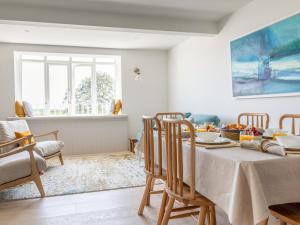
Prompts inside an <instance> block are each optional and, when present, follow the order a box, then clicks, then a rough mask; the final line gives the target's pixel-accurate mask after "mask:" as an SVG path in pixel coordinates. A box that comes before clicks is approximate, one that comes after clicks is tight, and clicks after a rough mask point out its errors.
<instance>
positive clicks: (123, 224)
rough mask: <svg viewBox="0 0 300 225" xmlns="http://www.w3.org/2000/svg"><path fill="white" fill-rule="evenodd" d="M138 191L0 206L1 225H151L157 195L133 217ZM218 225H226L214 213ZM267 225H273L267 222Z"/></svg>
mask: <svg viewBox="0 0 300 225" xmlns="http://www.w3.org/2000/svg"><path fill="white" fill-rule="evenodd" d="M142 191H143V188H142V187H138V188H127V189H119V190H112V191H102V192H94V193H86V194H76V195H67V196H58V197H49V198H44V199H30V200H21V201H12V202H0V224H1V225H20V224H22V225H154V224H156V217H157V212H158V209H159V203H160V197H161V196H160V195H156V196H153V200H152V202H151V207H146V210H145V213H144V216H142V217H141V216H138V215H137V209H138V205H139V201H140V199H141V196H142ZM217 223H218V225H229V222H228V220H227V217H226V215H225V214H224V213H223V212H221V210H218V209H217ZM169 224H170V225H183V224H184V225H196V224H197V223H196V220H195V218H191V217H190V218H185V219H180V220H173V221H171V222H170V223H169ZM269 224H272V225H275V224H278V223H274V220H273V222H272V221H271V222H270V223H269Z"/></svg>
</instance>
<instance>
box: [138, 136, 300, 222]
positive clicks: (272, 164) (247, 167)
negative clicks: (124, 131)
mask: <svg viewBox="0 0 300 225" xmlns="http://www.w3.org/2000/svg"><path fill="white" fill-rule="evenodd" d="M154 141H155V146H156V149H157V146H158V145H157V142H158V138H157V133H155V134H154ZM141 146H142V144H140V147H138V149H139V150H140V151H142V148H141ZM162 149H163V151H162V152H163V167H164V168H166V151H165V149H166V148H165V141H164V136H162ZM189 153H190V142H189V141H184V142H183V171H184V182H185V183H187V184H189V182H190V174H189V171H190V170H189V168H190V167H189V162H190V159H189V157H190V154H189ZM195 168H196V191H197V192H199V193H201V194H202V195H204V196H205V197H207V198H208V199H210V200H211V201H213V202H214V203H215V204H216V205H217V206H218V207H220V208H221V209H223V210H224V211H225V213H226V214H227V215H228V219H229V222H230V223H231V224H232V225H257V224H259V225H260V224H264V221H266V219H267V218H268V217H269V216H270V212H269V208H268V207H269V206H271V205H276V204H284V203H291V202H300V156H299V155H295V156H279V155H274V154H270V153H264V152H260V151H255V150H247V149H243V148H241V147H231V148H228V147H226V148H222V147H220V148H216V149H206V148H205V147H202V146H199V145H196V167H195Z"/></svg>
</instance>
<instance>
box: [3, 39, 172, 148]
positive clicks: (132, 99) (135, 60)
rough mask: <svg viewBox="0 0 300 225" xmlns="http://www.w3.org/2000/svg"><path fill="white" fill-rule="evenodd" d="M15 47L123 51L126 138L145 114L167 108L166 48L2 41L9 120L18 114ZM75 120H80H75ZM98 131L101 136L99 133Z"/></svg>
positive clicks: (80, 51)
mask: <svg viewBox="0 0 300 225" xmlns="http://www.w3.org/2000/svg"><path fill="white" fill-rule="evenodd" d="M13 51H40V52H60V53H83V54H112V55H120V56H121V58H122V59H121V61H122V63H121V64H122V65H121V67H122V69H121V70H122V99H123V113H125V114H128V125H127V126H128V128H127V130H126V131H124V132H128V133H127V134H125V135H124V136H123V135H122V137H123V138H127V136H131V137H134V136H135V134H136V132H137V130H138V129H139V128H140V125H141V116H142V115H143V114H146V115H152V114H154V113H156V112H158V111H165V110H166V109H167V105H168V104H167V52H166V51H160V50H116V49H97V48H78V47H62V46H40V45H18V44H7V43H0V91H1V92H0V93H1V94H0V120H5V119H6V118H7V117H11V116H14V101H15V96H14V95H15V93H14V61H13ZM134 67H139V68H140V69H141V73H142V76H143V79H142V80H141V81H135V80H134V75H133V69H134ZM123 122H124V120H122V123H123ZM68 123H70V121H68V122H63V121H61V122H60V124H61V125H62V126H63V125H64V124H68ZM72 123H78V122H77V121H72ZM89 126H100V124H99V123H96V124H93V123H89ZM106 126H109V123H106V125H105V126H104V125H103V127H102V130H105V129H106ZM84 127H85V129H87V128H88V126H84ZM44 129H45V130H49V127H47V126H45V127H44ZM70 129H71V126H70ZM92 130H93V129H92ZM82 132H89V130H84V131H82ZM122 132H123V131H122ZM63 135H64V134H63ZM94 135H95V137H96V138H97V135H96V134H94ZM109 141H113V140H107V142H109ZM123 143H124V142H123ZM126 143H127V140H126ZM124 147H127V146H124ZM119 150H124V149H119ZM93 151H94V150H93Z"/></svg>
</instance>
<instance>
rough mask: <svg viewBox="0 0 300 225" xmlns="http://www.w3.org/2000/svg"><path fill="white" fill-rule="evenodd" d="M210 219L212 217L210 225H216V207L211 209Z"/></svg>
mask: <svg viewBox="0 0 300 225" xmlns="http://www.w3.org/2000/svg"><path fill="white" fill-rule="evenodd" d="M209 217H210V222H211V223H210V225H216V224H217V220H216V209H215V207H214V206H210V207H209Z"/></svg>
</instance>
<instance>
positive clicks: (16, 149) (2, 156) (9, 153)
mask: <svg viewBox="0 0 300 225" xmlns="http://www.w3.org/2000/svg"><path fill="white" fill-rule="evenodd" d="M34 146H35V143H32V144H29V145H25V146H23V147H17V148H15V149H13V150H11V151H9V152H6V153H2V154H0V159H1V158H5V157H7V156H10V155H15V154H18V153H20V152H24V151H28V152H29V154H30V155H31V154H32V151H33V147H34Z"/></svg>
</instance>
